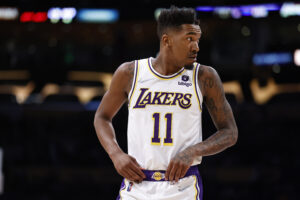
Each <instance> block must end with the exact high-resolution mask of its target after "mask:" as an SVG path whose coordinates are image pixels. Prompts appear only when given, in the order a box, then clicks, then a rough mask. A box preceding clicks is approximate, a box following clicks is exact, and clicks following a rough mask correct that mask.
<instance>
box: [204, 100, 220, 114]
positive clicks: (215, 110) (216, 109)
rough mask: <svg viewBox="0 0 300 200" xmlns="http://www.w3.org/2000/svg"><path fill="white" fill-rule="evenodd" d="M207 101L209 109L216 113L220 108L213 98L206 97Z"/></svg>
mask: <svg viewBox="0 0 300 200" xmlns="http://www.w3.org/2000/svg"><path fill="white" fill-rule="evenodd" d="M205 103H206V106H207V107H208V109H209V110H210V112H212V113H215V112H217V111H218V108H217V107H216V105H215V102H214V99H213V98H208V99H206V98H205Z"/></svg>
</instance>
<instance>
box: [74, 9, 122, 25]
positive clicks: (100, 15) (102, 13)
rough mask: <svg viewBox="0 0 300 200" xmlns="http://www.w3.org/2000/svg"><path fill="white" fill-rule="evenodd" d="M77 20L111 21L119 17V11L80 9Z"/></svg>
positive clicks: (90, 21) (92, 21) (91, 21)
mask: <svg viewBox="0 0 300 200" xmlns="http://www.w3.org/2000/svg"><path fill="white" fill-rule="evenodd" d="M76 18H77V20H78V21H80V22H89V23H112V22H116V21H118V19H119V11H118V10H116V9H80V10H79V11H78V15H77V17H76Z"/></svg>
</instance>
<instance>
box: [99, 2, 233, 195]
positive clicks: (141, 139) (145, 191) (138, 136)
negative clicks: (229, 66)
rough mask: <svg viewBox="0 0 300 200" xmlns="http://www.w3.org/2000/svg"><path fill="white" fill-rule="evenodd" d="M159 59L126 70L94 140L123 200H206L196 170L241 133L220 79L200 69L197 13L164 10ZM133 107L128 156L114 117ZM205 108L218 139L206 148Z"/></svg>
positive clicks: (108, 98)
mask: <svg viewBox="0 0 300 200" xmlns="http://www.w3.org/2000/svg"><path fill="white" fill-rule="evenodd" d="M157 31H158V36H159V38H160V51H159V53H158V55H157V57H156V58H152V57H150V58H146V59H141V60H136V61H132V62H126V63H124V64H122V65H121V66H120V67H119V68H118V69H117V70H116V72H115V73H114V76H113V79H112V82H111V85H110V88H109V90H108V91H107V93H106V94H105V95H104V97H103V99H102V102H101V104H100V105H99V108H98V110H97V112H96V114H95V120H94V125H95V129H96V132H97V136H98V138H99V140H100V142H101V144H102V146H103V147H104V149H105V150H106V151H107V153H108V155H109V156H110V158H111V160H112V162H113V164H114V166H115V168H116V170H117V172H118V173H119V174H120V175H121V176H123V177H124V181H123V183H122V185H121V190H120V193H119V197H118V199H123V200H132V199H135V200H146V199H153V200H179V199H180V200H192V199H201V200H202V193H203V191H202V182H201V178H200V175H199V171H198V168H197V165H199V164H200V162H201V158H202V156H209V155H214V154H216V153H219V152H221V151H223V150H225V149H226V148H228V147H230V146H232V145H234V144H235V143H236V141H237V136H238V132H237V127H236V124H235V120H234V117H233V114H232V111H231V108H230V106H229V104H228V102H227V100H226V98H225V96H224V91H223V86H222V82H221V80H220V78H219V76H218V74H217V72H216V71H215V70H214V69H213V68H211V67H208V66H205V65H201V64H199V63H197V62H196V58H197V53H198V51H199V46H198V42H199V39H200V37H201V29H200V26H199V24H198V21H197V19H196V14H195V11H194V10H193V9H188V8H177V7H171V8H170V9H164V10H162V11H161V14H160V16H159V19H158V30H157ZM125 102H127V103H128V110H129V116H128V133H127V134H128V154H127V153H125V152H123V151H122V149H121V148H120V147H119V146H118V143H117V141H116V137H115V132H114V128H113V126H112V118H113V117H114V115H115V114H116V113H117V112H118V110H119V108H120V107H121V106H122V105H123V103H125ZM203 102H204V103H205V104H206V106H207V108H208V110H209V113H210V115H211V117H212V119H213V121H214V124H215V126H216V128H217V132H216V133H214V134H213V135H212V136H210V137H209V138H208V139H206V140H204V141H202V129H201V126H202V124H201V111H202V103H203Z"/></svg>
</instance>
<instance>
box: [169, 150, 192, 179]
mask: <svg viewBox="0 0 300 200" xmlns="http://www.w3.org/2000/svg"><path fill="white" fill-rule="evenodd" d="M193 161H194V153H193V149H192V148H187V149H185V150H184V151H182V152H179V153H178V154H177V155H176V156H175V157H174V158H173V159H172V160H171V161H170V163H169V165H168V168H167V171H166V174H165V179H166V180H168V181H175V182H178V180H179V179H180V178H183V177H184V176H185V174H186V172H187V171H188V169H189V168H190V166H191V165H192V163H193Z"/></svg>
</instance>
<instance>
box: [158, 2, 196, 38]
mask: <svg viewBox="0 0 300 200" xmlns="http://www.w3.org/2000/svg"><path fill="white" fill-rule="evenodd" d="M182 24H196V25H199V20H197V17H196V11H195V10H194V9H193V8H178V7H176V6H171V7H170V8H169V9H162V11H161V12H160V15H159V17H158V20H157V35H158V37H159V38H161V36H162V35H163V34H164V33H165V31H166V30H167V29H168V28H175V29H180V26H181V25H182Z"/></svg>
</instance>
